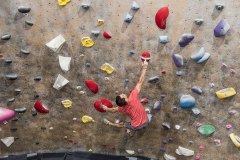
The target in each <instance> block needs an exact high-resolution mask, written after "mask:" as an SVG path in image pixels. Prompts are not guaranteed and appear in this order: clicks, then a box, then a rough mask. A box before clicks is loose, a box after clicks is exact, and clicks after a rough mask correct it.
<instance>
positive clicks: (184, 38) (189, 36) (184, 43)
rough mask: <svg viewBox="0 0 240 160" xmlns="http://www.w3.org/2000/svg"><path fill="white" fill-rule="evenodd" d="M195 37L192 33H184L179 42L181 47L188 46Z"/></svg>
mask: <svg viewBox="0 0 240 160" xmlns="http://www.w3.org/2000/svg"><path fill="white" fill-rule="evenodd" d="M193 39H194V36H193V35H192V34H191V33H187V34H183V35H182V37H181V39H180V40H179V42H178V44H179V45H180V47H185V46H187V45H188V44H189V43H190V42H191V41H192V40H193Z"/></svg>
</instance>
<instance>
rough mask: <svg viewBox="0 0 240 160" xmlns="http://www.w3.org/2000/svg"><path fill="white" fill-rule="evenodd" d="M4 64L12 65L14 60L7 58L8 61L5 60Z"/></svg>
mask: <svg viewBox="0 0 240 160" xmlns="http://www.w3.org/2000/svg"><path fill="white" fill-rule="evenodd" d="M4 63H6V64H11V63H12V60H11V59H10V58H6V59H4Z"/></svg>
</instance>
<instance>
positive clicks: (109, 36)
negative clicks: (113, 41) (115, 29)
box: [103, 32, 112, 39]
mask: <svg viewBox="0 0 240 160" xmlns="http://www.w3.org/2000/svg"><path fill="white" fill-rule="evenodd" d="M103 37H105V38H106V39H110V38H112V36H111V35H110V34H109V33H107V32H103Z"/></svg>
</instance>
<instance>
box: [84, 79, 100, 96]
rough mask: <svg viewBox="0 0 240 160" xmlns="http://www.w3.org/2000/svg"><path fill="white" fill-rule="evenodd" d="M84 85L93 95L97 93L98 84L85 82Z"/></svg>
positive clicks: (90, 81)
mask: <svg viewBox="0 0 240 160" xmlns="http://www.w3.org/2000/svg"><path fill="white" fill-rule="evenodd" d="M85 85H86V86H87V87H88V88H89V89H90V90H91V91H92V92H93V93H94V94H96V93H97V92H98V84H97V83H96V82H94V81H93V80H86V81H85Z"/></svg>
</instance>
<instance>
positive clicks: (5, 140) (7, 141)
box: [1, 137, 14, 147]
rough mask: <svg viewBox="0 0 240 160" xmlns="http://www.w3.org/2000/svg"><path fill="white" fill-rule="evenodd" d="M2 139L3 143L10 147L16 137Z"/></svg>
mask: <svg viewBox="0 0 240 160" xmlns="http://www.w3.org/2000/svg"><path fill="white" fill-rule="evenodd" d="M1 141H2V142H3V144H5V145H6V146H7V147H10V146H11V144H13V142H14V137H5V138H1Z"/></svg>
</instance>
